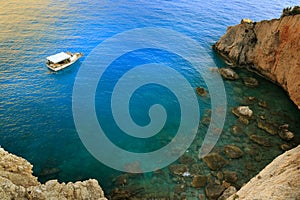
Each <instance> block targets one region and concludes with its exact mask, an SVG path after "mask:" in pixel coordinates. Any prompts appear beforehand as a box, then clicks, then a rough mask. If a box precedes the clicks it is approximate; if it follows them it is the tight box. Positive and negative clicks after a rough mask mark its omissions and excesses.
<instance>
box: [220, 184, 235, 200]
mask: <svg viewBox="0 0 300 200" xmlns="http://www.w3.org/2000/svg"><path fill="white" fill-rule="evenodd" d="M236 191H237V190H236V188H235V187H233V186H230V187H228V188H227V189H226V190H225V191H224V192H223V194H222V196H220V197H219V198H218V200H226V199H227V198H228V197H230V196H231V195H233V194H234V193H236Z"/></svg>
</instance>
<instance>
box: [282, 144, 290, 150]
mask: <svg viewBox="0 0 300 200" xmlns="http://www.w3.org/2000/svg"><path fill="white" fill-rule="evenodd" d="M280 148H281V149H282V150H283V151H287V150H290V149H292V148H293V146H292V145H290V144H282V145H280Z"/></svg>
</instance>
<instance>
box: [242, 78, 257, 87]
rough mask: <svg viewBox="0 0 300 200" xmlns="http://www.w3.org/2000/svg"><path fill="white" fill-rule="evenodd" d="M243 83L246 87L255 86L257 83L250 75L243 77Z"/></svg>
mask: <svg viewBox="0 0 300 200" xmlns="http://www.w3.org/2000/svg"><path fill="white" fill-rule="evenodd" d="M243 81H244V84H245V85H246V86H248V87H257V86H258V85H259V83H258V81H257V80H256V79H255V78H252V77H244V78H243Z"/></svg>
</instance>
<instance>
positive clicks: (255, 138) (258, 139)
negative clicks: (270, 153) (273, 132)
mask: <svg viewBox="0 0 300 200" xmlns="http://www.w3.org/2000/svg"><path fill="white" fill-rule="evenodd" d="M250 140H252V141H253V142H255V143H257V144H259V145H262V146H265V147H269V146H271V144H270V141H269V140H268V139H267V138H264V137H261V136H258V135H255V134H252V135H250Z"/></svg>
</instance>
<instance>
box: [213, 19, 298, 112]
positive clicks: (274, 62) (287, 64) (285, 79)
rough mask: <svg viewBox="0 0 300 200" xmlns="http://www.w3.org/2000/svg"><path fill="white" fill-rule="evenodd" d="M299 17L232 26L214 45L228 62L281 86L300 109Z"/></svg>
mask: <svg viewBox="0 0 300 200" xmlns="http://www.w3.org/2000/svg"><path fill="white" fill-rule="evenodd" d="M299 27H300V15H294V16H286V17H282V18H280V19H273V20H264V21H261V22H256V23H243V24H238V25H236V26H231V27H229V28H228V29H227V32H226V34H225V35H224V36H223V37H222V38H221V39H220V40H219V41H218V42H217V43H216V44H215V45H214V49H216V50H217V51H218V52H219V53H220V55H222V56H223V57H224V58H225V59H226V60H230V61H231V62H233V63H235V64H238V65H243V66H251V67H247V68H248V69H249V70H251V71H255V72H258V73H260V74H262V75H264V76H265V77H267V78H269V79H270V80H272V81H274V82H276V83H278V84H279V85H281V86H282V87H283V88H284V89H285V90H286V91H287V92H288V94H289V95H290V97H291V99H292V101H294V103H295V104H296V105H297V106H298V108H299V109H300V92H299V86H300V78H299V77H300V70H299V65H300V64H299V59H297V58H299V57H300V45H299V35H300V28H299Z"/></svg>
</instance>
